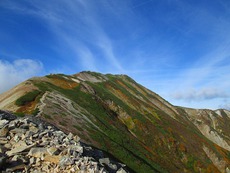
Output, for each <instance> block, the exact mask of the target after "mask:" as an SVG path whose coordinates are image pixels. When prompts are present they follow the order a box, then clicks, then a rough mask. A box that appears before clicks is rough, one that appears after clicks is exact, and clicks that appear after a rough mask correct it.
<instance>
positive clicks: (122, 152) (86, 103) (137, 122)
mask: <svg viewBox="0 0 230 173" xmlns="http://www.w3.org/2000/svg"><path fill="white" fill-rule="evenodd" d="M93 75H94V76H97V75H98V74H97V73H93ZM107 77H108V78H109V80H108V81H106V82H101V83H90V82H86V83H87V85H89V86H90V87H92V88H93V89H94V91H95V93H96V94H90V93H87V92H83V91H82V90H81V88H82V84H80V85H77V86H75V87H73V88H66V87H61V86H60V85H59V86H57V85H54V83H48V82H36V81H34V83H35V85H36V86H37V87H38V88H39V89H40V91H41V92H42V93H43V92H45V91H54V90H55V91H58V92H60V93H62V94H63V95H65V96H66V97H67V98H69V99H71V100H72V101H73V102H75V103H77V104H78V105H80V106H81V107H83V108H87V111H88V112H89V113H90V114H92V115H93V116H94V117H95V118H96V120H97V121H96V124H97V126H99V127H100V129H102V131H103V132H101V131H99V130H97V129H95V128H94V127H93V126H92V125H91V126H90V127H88V129H87V130H88V132H89V133H90V134H89V136H91V137H92V138H93V140H95V141H96V142H97V146H96V147H98V148H100V149H103V150H105V151H107V152H109V153H111V154H112V155H113V156H114V157H116V158H117V159H119V160H121V161H122V162H124V163H125V164H127V165H128V166H129V167H130V168H131V169H133V170H135V171H136V172H167V171H169V170H170V171H169V172H171V171H172V172H173V171H174V172H175V171H183V169H186V170H187V171H189V172H199V169H203V170H206V172H208V171H209V170H210V171H211V170H214V171H217V170H216V168H215V167H214V166H213V165H212V163H211V161H210V160H209V159H208V158H207V156H206V155H205V154H202V152H203V150H202V146H201V145H200V144H201V143H203V144H205V145H208V146H209V147H211V148H213V150H214V151H216V147H215V146H214V145H213V143H211V142H210V141H209V140H207V139H206V138H205V137H204V136H203V135H201V133H200V132H199V131H198V130H197V129H196V127H195V126H193V125H192V124H191V123H189V122H188V121H186V118H184V117H183V114H185V112H184V111H183V110H182V109H180V108H178V111H179V112H180V115H181V119H180V121H175V120H174V119H172V118H171V117H170V116H169V115H167V114H166V113H165V112H164V111H163V110H162V109H159V108H157V107H155V106H154V105H153V104H152V103H151V101H150V100H149V98H150V97H152V98H154V99H156V100H157V95H154V94H152V95H151V94H149V93H148V92H146V91H145V89H143V88H142V87H141V86H140V85H139V84H137V83H135V81H133V80H132V79H130V78H129V77H127V76H113V75H107ZM50 78H52V77H50ZM55 78H58V79H59V82H60V80H64V81H65V82H68V81H67V80H66V79H63V78H62V75H59V76H55ZM137 96H138V97H139V98H142V99H138V97H137ZM108 101H112V102H113V106H114V107H115V108H114V109H111V107H109V105H108ZM162 106H164V105H162ZM118 108H119V109H118ZM120 110H122V113H124V115H125V116H124V117H121V115H120V114H121V111H120ZM48 116H49V117H50V116H52V115H48ZM64 118H65V117H63V119H64ZM121 118H123V119H122V120H123V121H121ZM132 134H135V135H132ZM82 138H84V136H82ZM224 152H226V151H224ZM216 153H219V152H218V151H216ZM224 155H230V154H229V152H226V153H225V154H224ZM228 157H229V156H228Z"/></svg>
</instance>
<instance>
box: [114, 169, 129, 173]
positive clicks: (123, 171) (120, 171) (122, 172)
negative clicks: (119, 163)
mask: <svg viewBox="0 0 230 173" xmlns="http://www.w3.org/2000/svg"><path fill="white" fill-rule="evenodd" d="M116 173H127V172H126V171H125V170H124V169H123V168H120V169H119V170H118V171H117V172H116Z"/></svg>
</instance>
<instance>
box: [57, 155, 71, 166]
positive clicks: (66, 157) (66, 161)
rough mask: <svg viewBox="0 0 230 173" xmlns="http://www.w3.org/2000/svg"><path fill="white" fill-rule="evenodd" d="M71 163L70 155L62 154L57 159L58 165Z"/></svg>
mask: <svg viewBox="0 0 230 173" xmlns="http://www.w3.org/2000/svg"><path fill="white" fill-rule="evenodd" d="M73 163H74V162H73V160H72V159H71V158H70V157H68V156H63V157H62V158H61V159H60V161H59V166H61V167H64V166H68V165H72V164H73Z"/></svg>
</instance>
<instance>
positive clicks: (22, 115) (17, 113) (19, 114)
mask: <svg viewBox="0 0 230 173" xmlns="http://www.w3.org/2000/svg"><path fill="white" fill-rule="evenodd" d="M14 115H16V116H18V117H24V116H25V114H24V113H23V112H15V113H14Z"/></svg>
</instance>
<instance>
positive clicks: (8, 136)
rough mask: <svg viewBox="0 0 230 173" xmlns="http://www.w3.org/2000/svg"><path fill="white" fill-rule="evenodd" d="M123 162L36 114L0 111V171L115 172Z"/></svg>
mask: <svg viewBox="0 0 230 173" xmlns="http://www.w3.org/2000/svg"><path fill="white" fill-rule="evenodd" d="M125 169H126V168H125V165H124V164H121V163H119V162H117V161H114V160H112V159H110V158H108V157H106V154H104V153H103V152H102V151H100V150H97V149H94V148H92V147H90V146H88V145H86V144H83V143H81V142H80V138H79V137H78V136H75V135H73V134H72V133H69V134H65V133H64V132H62V131H60V130H58V129H57V128H56V127H54V126H51V125H49V124H47V123H45V122H43V121H42V120H40V119H38V118H35V117H24V118H17V117H15V116H14V115H12V114H10V113H7V112H3V111H0V171H2V172H68V173H69V172H90V173H93V172H114V173H116V172H117V173H121V172H122V173H125V172H127V171H126V170H125Z"/></svg>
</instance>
